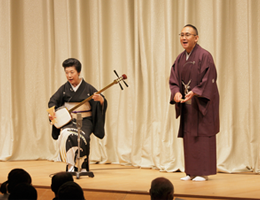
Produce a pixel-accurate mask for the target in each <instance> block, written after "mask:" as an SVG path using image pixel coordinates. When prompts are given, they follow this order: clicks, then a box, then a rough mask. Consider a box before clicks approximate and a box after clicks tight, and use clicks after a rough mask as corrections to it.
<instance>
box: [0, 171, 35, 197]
mask: <svg viewBox="0 0 260 200" xmlns="http://www.w3.org/2000/svg"><path fill="white" fill-rule="evenodd" d="M31 182H32V179H31V176H30V174H29V173H28V172H26V171H25V170H23V169H20V168H16V169H13V170H11V171H10V172H9V174H8V180H7V181H5V182H4V183H3V184H1V189H0V191H1V192H2V193H3V194H6V193H10V194H11V193H12V192H13V191H14V188H15V186H17V185H18V184H20V183H28V184H31Z"/></svg>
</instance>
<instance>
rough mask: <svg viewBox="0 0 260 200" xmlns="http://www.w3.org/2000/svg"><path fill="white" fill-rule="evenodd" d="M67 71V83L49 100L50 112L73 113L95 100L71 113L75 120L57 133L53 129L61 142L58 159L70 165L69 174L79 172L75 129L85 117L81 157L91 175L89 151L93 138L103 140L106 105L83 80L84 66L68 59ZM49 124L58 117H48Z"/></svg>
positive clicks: (66, 63)
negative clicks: (79, 119)
mask: <svg viewBox="0 0 260 200" xmlns="http://www.w3.org/2000/svg"><path fill="white" fill-rule="evenodd" d="M62 66H63V68H64V71H65V75H66V78H67V80H68V81H67V82H66V83H65V84H63V85H62V86H61V87H60V88H59V89H58V90H57V91H56V92H55V93H54V94H53V95H52V97H51V98H50V101H49V103H48V106H49V108H50V107H53V106H54V107H55V109H57V108H59V107H61V106H65V107H66V108H67V109H71V108H72V107H74V106H76V105H77V104H78V103H80V102H82V101H83V100H85V99H87V98H88V97H89V96H91V95H93V94H94V95H93V97H92V99H91V100H90V101H88V102H85V103H84V104H83V105H81V106H80V107H78V108H77V109H75V110H74V111H73V112H72V117H73V120H72V121H71V122H70V123H69V124H67V125H65V126H63V127H62V128H61V129H57V128H56V127H55V126H53V129H52V137H53V139H55V140H57V139H58V145H59V159H60V160H61V161H63V162H65V163H66V164H67V166H66V170H67V171H69V172H74V171H76V170H78V169H77V167H76V166H78V165H77V164H76V156H77V153H78V152H77V150H78V141H77V139H78V129H77V125H76V117H77V113H81V115H82V118H83V120H82V127H81V137H80V138H81V141H80V147H81V152H80V157H81V161H80V162H81V163H82V165H81V168H82V171H83V172H84V171H89V163H88V158H89V153H90V152H89V151H90V135H91V133H94V135H95V136H96V137H98V138H100V139H102V138H103V137H104V135H105V130H104V125H105V113H106V108H107V101H106V99H105V97H104V96H103V95H101V94H95V93H96V92H97V90H96V89H95V88H94V87H93V86H92V85H90V84H88V83H87V82H85V80H84V79H83V78H81V77H80V72H81V63H80V62H79V60H77V59H75V58H69V59H67V60H65V61H64V62H63V63H62ZM49 118H50V120H54V118H55V116H54V117H53V116H51V115H49Z"/></svg>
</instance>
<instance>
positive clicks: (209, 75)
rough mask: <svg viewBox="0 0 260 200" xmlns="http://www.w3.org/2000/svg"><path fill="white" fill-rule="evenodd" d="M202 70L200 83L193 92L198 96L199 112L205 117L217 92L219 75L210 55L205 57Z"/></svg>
mask: <svg viewBox="0 0 260 200" xmlns="http://www.w3.org/2000/svg"><path fill="white" fill-rule="evenodd" d="M200 69H201V72H200V74H199V80H200V82H199V84H198V85H197V86H196V87H194V88H193V89H192V91H193V92H194V93H196V94H197V97H196V98H195V99H196V102H197V104H198V107H199V111H200V112H201V113H202V114H203V115H206V114H207V110H208V106H209V104H210V101H211V100H212V98H213V96H214V95H215V93H216V92H217V90H216V88H217V86H216V79H217V73H216V68H215V64H214V61H213V58H212V56H211V55H210V54H205V55H203V59H202V60H201V66H200Z"/></svg>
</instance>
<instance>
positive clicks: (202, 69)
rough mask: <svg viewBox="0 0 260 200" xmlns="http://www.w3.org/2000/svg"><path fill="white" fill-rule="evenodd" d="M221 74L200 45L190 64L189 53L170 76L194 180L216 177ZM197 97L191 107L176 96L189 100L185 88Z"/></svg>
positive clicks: (187, 164)
mask: <svg viewBox="0 0 260 200" xmlns="http://www.w3.org/2000/svg"><path fill="white" fill-rule="evenodd" d="M216 80H217V72H216V68H215V64H214V61H213V58H212V56H211V54H210V53H209V52H208V51H206V50H205V49H203V48H201V47H200V46H199V45H198V44H196V45H195V47H194V48H193V50H192V51H191V53H190V56H189V58H188V59H187V60H186V51H184V52H182V53H181V54H180V55H179V56H178V57H177V59H176V60H175V62H174V64H173V66H172V69H171V76H170V81H169V84H170V90H171V101H170V103H171V104H175V110H176V118H178V117H179V116H180V117H181V119H180V127H179V133H178V137H183V141H184V156H185V172H186V174H187V175H190V176H207V175H212V174H216V171H217V170H216V134H217V133H218V132H219V93H218V88H217V84H216ZM185 85H186V86H188V87H187V88H188V91H193V92H194V93H195V94H196V95H195V96H194V97H193V98H192V99H191V101H190V102H187V103H176V102H175V101H174V95H175V94H176V93H177V92H180V93H181V94H182V95H183V99H184V98H185V94H184V92H185V87H184V86H185Z"/></svg>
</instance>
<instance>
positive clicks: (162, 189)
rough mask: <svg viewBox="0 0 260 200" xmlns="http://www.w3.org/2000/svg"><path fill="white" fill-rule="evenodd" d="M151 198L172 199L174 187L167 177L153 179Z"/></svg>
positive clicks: (154, 199) (153, 199)
mask: <svg viewBox="0 0 260 200" xmlns="http://www.w3.org/2000/svg"><path fill="white" fill-rule="evenodd" d="M150 196H151V200H159V199H160V200H172V199H173V197H174V188H173V185H172V183H171V181H169V180H168V179H167V178H164V177H159V178H156V179H154V180H153V181H152V183H151V189H150Z"/></svg>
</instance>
